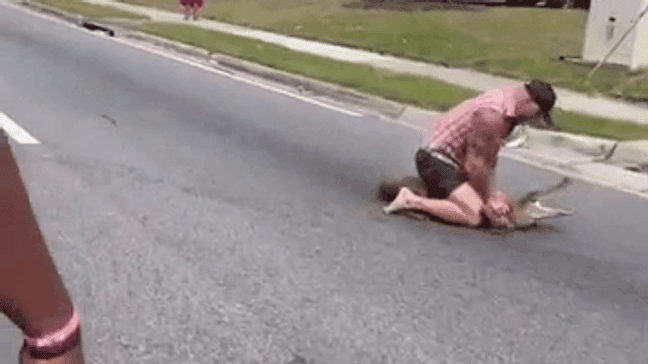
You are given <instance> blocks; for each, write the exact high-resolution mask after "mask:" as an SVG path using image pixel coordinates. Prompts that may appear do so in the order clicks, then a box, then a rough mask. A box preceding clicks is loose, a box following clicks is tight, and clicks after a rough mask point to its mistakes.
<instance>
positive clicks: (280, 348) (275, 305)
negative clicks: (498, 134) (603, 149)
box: [0, 4, 648, 364]
mask: <svg viewBox="0 0 648 364" xmlns="http://www.w3.org/2000/svg"><path fill="white" fill-rule="evenodd" d="M0 7H1V11H0V65H2V67H0V112H3V113H5V114H7V115H8V116H10V117H11V118H12V119H13V120H14V121H15V122H16V123H18V124H19V125H20V126H21V127H23V128H24V129H25V130H27V131H28V132H29V133H30V134H31V135H33V136H34V137H35V138H36V139H38V140H39V141H40V144H37V145H19V144H16V143H13V147H14V152H15V154H16V155H17V158H18V161H19V164H20V167H21V170H22V173H23V175H24V179H25V181H26V183H27V186H28V189H29V191H30V194H31V197H32V201H33V206H34V209H35V211H36V214H37V216H38V218H39V222H40V225H41V228H42V230H43V232H44V234H45V236H46V237H47V239H48V243H49V246H50V249H51V251H52V254H53V256H54V259H55V260H56V263H57V265H58V267H59V269H60V271H61V274H62V276H63V277H64V280H65V282H66V284H67V286H68V287H69V289H70V292H71V294H72V296H73V298H74V301H75V303H76V305H77V307H78V310H79V312H80V313H81V316H82V321H83V330H84V341H85V351H86V355H87V357H88V359H89V360H88V361H89V362H90V363H170V364H177V363H264V364H265V363H269V364H273V363H278V364H288V363H291V364H297V363H314V364H315V363H317V364H319V363H322V364H334V363H335V364H341V363H349V364H351V363H353V364H356V363H357V364H359V363H371V364H377V363H450V364H455V363H587V364H593V363H646V362H648V350H647V349H648V339H647V338H646V323H647V322H648V309H647V305H648V294H647V289H648V269H646V267H645V262H646V261H647V260H648V245H646V244H647V243H646V242H647V241H648V233H646V229H645V225H644V224H645V223H646V217H647V216H648V204H647V203H646V201H645V200H639V199H637V198H635V197H633V196H629V195H624V194H622V193H619V192H615V191H612V190H607V189H601V188H599V187H596V186H593V185H589V184H581V183H577V184H576V185H575V186H574V187H572V189H571V190H570V192H569V193H568V194H566V196H565V200H564V204H565V205H569V206H573V207H575V208H576V209H577V211H578V213H577V215H575V216H573V217H569V218H565V219H563V220H556V221H554V222H551V223H549V224H547V225H546V226H544V227H541V228H539V229H537V230H533V231H530V232H526V233H521V232H520V233H516V234H513V235H509V236H505V237H496V236H491V235H488V234H485V233H483V232H480V231H475V230H469V229H460V228H454V227H450V226H446V225H442V224H437V223H431V224H419V223H415V222H412V221H409V220H404V219H399V218H386V217H384V216H382V215H381V213H380V212H379V208H378V205H377V204H376V203H375V202H374V201H373V194H374V190H375V187H376V184H377V181H378V179H379V178H380V177H381V176H383V175H390V174H394V173H413V172H414V165H413V160H412V159H413V158H412V155H413V153H414V151H415V149H416V147H417V144H418V143H419V139H420V135H419V134H418V132H416V131H415V130H412V129H408V128H406V127H403V126H401V125H397V124H394V123H389V122H388V121H387V120H383V119H380V118H377V117H375V116H373V115H371V113H368V114H367V115H364V116H362V117H354V116H350V115H347V114H344V113H342V112H339V111H336V110H333V109H327V108H324V107H321V106H317V105H313V104H310V103H307V102H304V101H303V100H299V99H296V98H293V97H289V96H286V95H284V94H280V93H277V92H273V91H272V90H268V89H263V88H259V87H257V86H255V85H253V84H248V83H242V82H240V81H237V80H233V79H230V78H228V77H225V76H223V75H219V74H215V73H211V72H208V71H205V70H203V69H200V68H197V67H193V66H190V65H187V64H185V63H182V62H178V61H176V60H173V59H170V58H165V57H162V56H160V55H157V54H151V53H148V52H146V51H143V50H141V49H137V48H133V47H129V46H127V45H125V44H121V43H118V42H115V41H113V40H112V39H110V38H107V37H100V36H96V35H94V34H91V33H88V32H87V31H84V30H81V29H78V28H73V27H69V26H67V25H63V24H59V23H57V22H52V21H49V20H45V19H42V18H40V17H35V16H33V15H30V14H29V13H26V12H22V11H17V10H14V9H12V8H8V7H6V6H4V5H1V4H0ZM499 179H500V180H501V183H504V185H505V186H506V187H507V188H508V189H509V190H510V191H513V192H515V193H521V192H522V191H525V190H526V189H529V188H535V187H541V186H544V185H546V184H548V183H552V182H554V181H556V180H558V179H559V176H557V175H554V174H552V173H548V172H544V171H541V170H537V169H534V168H530V167H528V166H525V165H523V164H520V163H518V162H513V161H507V160H503V161H502V162H501V165H500V171H499ZM5 277H6V276H5ZM0 336H2V338H0V342H3V343H5V345H3V346H2V347H1V348H0V349H6V350H7V352H6V353H5V352H3V353H2V354H1V355H0V356H1V357H2V358H3V360H5V361H2V362H3V363H4V362H6V363H13V362H15V361H13V358H14V357H15V353H14V352H13V350H17V348H18V345H19V335H18V333H17V332H16V331H15V329H13V328H12V327H11V326H8V325H7V324H4V326H2V329H1V330H0Z"/></svg>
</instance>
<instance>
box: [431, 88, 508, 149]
mask: <svg viewBox="0 0 648 364" xmlns="http://www.w3.org/2000/svg"><path fill="white" fill-rule="evenodd" d="M514 87H515V86H508V87H503V88H499V89H493V90H490V91H487V92H484V93H482V94H480V95H479V96H477V97H475V98H472V99H469V100H466V101H464V102H462V103H461V104H459V105H457V106H455V107H454V108H453V109H452V110H450V111H448V112H447V113H446V114H445V115H444V116H443V118H442V119H441V120H440V121H439V122H437V123H436V124H435V125H434V126H433V127H432V128H431V129H430V130H428V132H427V133H426V135H425V138H424V145H426V146H430V147H432V148H440V149H442V150H444V151H445V152H447V153H449V154H450V155H451V156H453V157H454V158H455V159H457V160H458V161H463V159H464V146H465V141H466V137H467V136H468V134H469V132H470V131H471V130H472V120H473V115H474V114H475V112H476V111H477V110H479V109H482V108H489V109H492V110H495V111H496V112H498V113H499V114H500V115H501V118H500V119H499V120H498V121H497V122H498V123H499V124H498V125H493V127H494V128H501V127H502V126H503V124H508V122H509V121H507V119H506V118H507V117H514V116H515V107H514V106H515V104H514V103H515V101H514V100H513V95H512V94H513V89H514Z"/></svg>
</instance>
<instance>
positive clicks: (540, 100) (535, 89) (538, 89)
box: [524, 80, 556, 127]
mask: <svg viewBox="0 0 648 364" xmlns="http://www.w3.org/2000/svg"><path fill="white" fill-rule="evenodd" d="M524 86H526V89H527V91H529V95H531V98H532V99H533V101H535V102H536V103H537V104H538V106H540V110H542V113H543V116H544V121H545V123H546V124H547V126H550V127H552V126H554V122H553V119H552V118H551V114H550V111H551V109H552V108H553V106H554V104H555V103H556V92H555V91H554V89H553V87H552V86H551V85H550V84H548V83H546V82H544V81H540V80H532V81H530V82H528V83H525V84H524Z"/></svg>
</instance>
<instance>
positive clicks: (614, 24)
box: [583, 0, 648, 66]
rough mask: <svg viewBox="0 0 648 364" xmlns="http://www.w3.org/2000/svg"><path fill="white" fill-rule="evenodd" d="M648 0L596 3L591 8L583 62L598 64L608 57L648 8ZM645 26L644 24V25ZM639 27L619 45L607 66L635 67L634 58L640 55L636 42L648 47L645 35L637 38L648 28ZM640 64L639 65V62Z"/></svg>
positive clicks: (620, 0)
mask: <svg viewBox="0 0 648 364" xmlns="http://www.w3.org/2000/svg"><path fill="white" fill-rule="evenodd" d="M647 1H648V0H613V1H610V0H593V1H592V4H591V6H590V10H589V15H588V20H587V28H586V32H585V45H584V48H583V59H584V60H586V61H591V62H598V61H600V60H602V59H603V57H605V55H606V54H607V52H608V51H609V50H610V48H611V47H613V46H614V45H615V44H616V43H617V42H618V41H619V39H621V37H622V36H623V34H624V33H625V32H626V31H627V30H628V29H629V28H630V26H631V25H632V22H633V21H634V20H635V19H636V18H637V16H638V15H639V13H640V12H641V11H642V10H643V8H644V7H645V4H646V2H647ZM642 23H643V22H642ZM641 25H642V26H641V27H638V28H635V29H634V30H633V31H632V32H631V33H630V34H629V35H628V36H627V37H626V39H625V40H624V41H623V43H621V45H619V47H618V48H617V50H616V51H615V52H614V53H613V54H612V56H611V57H610V58H609V59H608V61H607V63H616V64H622V65H626V66H631V65H632V64H633V55H634V54H638V52H636V49H635V48H636V46H635V45H636V41H639V40H641V42H642V44H644V43H645V44H646V45H648V39H645V37H644V36H643V34H641V35H640V36H639V37H637V32H638V31H640V32H645V30H648V29H646V28H645V27H643V24H641ZM635 63H636V62H635Z"/></svg>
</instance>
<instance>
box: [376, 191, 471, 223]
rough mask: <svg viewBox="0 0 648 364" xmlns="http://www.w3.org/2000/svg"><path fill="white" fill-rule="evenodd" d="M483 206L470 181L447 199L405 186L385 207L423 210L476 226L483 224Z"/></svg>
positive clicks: (387, 209) (389, 208) (449, 219)
mask: <svg viewBox="0 0 648 364" xmlns="http://www.w3.org/2000/svg"><path fill="white" fill-rule="evenodd" d="M482 206H483V201H482V200H481V198H480V197H479V195H478V194H477V192H476V191H475V190H474V189H473V188H472V187H470V185H469V184H468V183H464V184H462V185H461V186H459V187H458V188H457V189H456V190H454V191H453V192H452V193H451V194H450V196H449V197H448V199H445V200H441V199H434V198H426V197H421V196H417V195H416V194H414V193H413V192H412V191H410V190H409V189H408V188H407V187H403V188H401V190H400V192H399V193H398V196H396V199H394V201H393V202H392V203H391V204H390V205H389V206H388V207H387V208H385V212H387V213H390V212H394V211H398V210H402V209H414V210H421V211H425V212H427V213H429V214H432V215H434V216H437V217H439V218H441V219H443V220H445V221H448V222H452V223H457V224H462V225H467V226H473V227H474V226H478V225H479V224H481V221H482V218H481V208H482Z"/></svg>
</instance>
